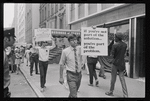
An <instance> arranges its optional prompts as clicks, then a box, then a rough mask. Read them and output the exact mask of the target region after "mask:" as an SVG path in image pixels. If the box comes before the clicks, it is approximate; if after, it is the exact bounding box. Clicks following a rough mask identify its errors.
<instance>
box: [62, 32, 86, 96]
mask: <svg viewBox="0 0 150 101" xmlns="http://www.w3.org/2000/svg"><path fill="white" fill-rule="evenodd" d="M68 41H69V43H70V46H69V47H67V48H65V49H64V50H63V51H62V55H61V59H60V62H59V64H60V78H59V82H60V84H64V78H63V70H64V68H66V70H67V82H68V85H69V90H70V94H69V98H74V97H75V98H76V97H77V91H78V89H79V87H80V83H81V78H82V73H81V67H82V66H83V64H84V63H83V62H82V56H81V46H77V37H76V35H75V34H71V35H69V36H68ZM64 65H65V66H64Z"/></svg>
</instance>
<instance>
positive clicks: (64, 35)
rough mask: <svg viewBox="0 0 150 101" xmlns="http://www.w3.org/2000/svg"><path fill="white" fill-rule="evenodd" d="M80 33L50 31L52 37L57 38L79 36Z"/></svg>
mask: <svg viewBox="0 0 150 101" xmlns="http://www.w3.org/2000/svg"><path fill="white" fill-rule="evenodd" d="M80 33H81V32H80V31H56V30H52V31H51V34H52V36H53V37H57V38H64V37H68V35H69V34H76V35H80Z"/></svg>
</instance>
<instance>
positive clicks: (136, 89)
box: [20, 63, 145, 98]
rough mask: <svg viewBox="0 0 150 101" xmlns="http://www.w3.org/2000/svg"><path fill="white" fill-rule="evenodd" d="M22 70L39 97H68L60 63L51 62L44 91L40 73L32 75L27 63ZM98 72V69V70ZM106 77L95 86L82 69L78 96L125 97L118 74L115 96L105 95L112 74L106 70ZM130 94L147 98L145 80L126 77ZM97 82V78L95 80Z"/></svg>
mask: <svg viewBox="0 0 150 101" xmlns="http://www.w3.org/2000/svg"><path fill="white" fill-rule="evenodd" d="M20 70H21V72H22V73H23V74H24V76H25V78H26V79H27V81H28V82H29V84H30V86H31V87H32V89H33V90H34V92H35V93H36V95H37V96H38V97H68V95H69V90H68V89H66V88H65V87H64V85H61V84H60V83H59V65H58V64H49V65H48V70H47V77H46V84H45V86H46V89H45V91H44V92H40V75H37V74H35V71H33V76H30V67H29V66H26V63H24V64H22V66H21V68H20ZM96 72H97V74H98V72H99V71H98V70H97V71H96ZM105 75H106V79H103V78H101V77H98V80H99V87H96V86H95V85H94V86H93V87H91V86H88V83H89V76H88V75H87V74H86V70H83V71H82V80H81V85H80V88H79V92H78V94H77V96H78V97H79V98H85V97H86V98H88V97H96V98H97V97H103V98H104V97H105V98H118V97H119V98H120V97H123V92H122V87H121V83H120V80H119V77H118V76H117V80H116V84H115V90H114V96H107V95H105V92H106V91H109V88H110V79H111V74H110V73H108V72H106V73H105ZM125 80H126V84H127V89H128V95H129V97H130V98H145V82H144V81H142V80H136V79H132V78H128V77H125ZM94 84H95V80H94Z"/></svg>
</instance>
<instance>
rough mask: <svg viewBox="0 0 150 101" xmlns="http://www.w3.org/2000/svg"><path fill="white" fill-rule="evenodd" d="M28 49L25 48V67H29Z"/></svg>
mask: <svg viewBox="0 0 150 101" xmlns="http://www.w3.org/2000/svg"><path fill="white" fill-rule="evenodd" d="M29 54H30V47H28V48H27V50H26V51H25V56H24V57H25V58H26V60H27V61H26V66H30V56H29Z"/></svg>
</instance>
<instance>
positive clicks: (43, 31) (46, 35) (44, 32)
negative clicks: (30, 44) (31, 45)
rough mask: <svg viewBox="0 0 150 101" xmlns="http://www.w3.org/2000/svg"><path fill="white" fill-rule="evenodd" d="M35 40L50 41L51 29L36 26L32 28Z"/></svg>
mask: <svg viewBox="0 0 150 101" xmlns="http://www.w3.org/2000/svg"><path fill="white" fill-rule="evenodd" d="M34 32H35V41H50V40H51V29H50V28H38V29H35V30H34Z"/></svg>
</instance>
